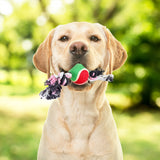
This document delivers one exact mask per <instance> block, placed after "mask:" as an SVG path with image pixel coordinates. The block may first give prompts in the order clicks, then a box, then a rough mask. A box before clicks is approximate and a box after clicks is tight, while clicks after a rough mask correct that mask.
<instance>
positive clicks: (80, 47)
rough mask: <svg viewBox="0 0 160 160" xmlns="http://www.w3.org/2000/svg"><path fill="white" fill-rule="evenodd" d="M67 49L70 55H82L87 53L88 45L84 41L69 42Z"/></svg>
mask: <svg viewBox="0 0 160 160" xmlns="http://www.w3.org/2000/svg"><path fill="white" fill-rule="evenodd" d="M69 51H70V53H71V54H72V55H75V56H83V55H85V54H86V53H87V51H88V47H87V45H86V44H85V43H83V42H80V41H79V42H75V43H73V44H71V46H70V47H69Z"/></svg>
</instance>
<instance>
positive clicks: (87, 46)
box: [33, 22, 127, 90]
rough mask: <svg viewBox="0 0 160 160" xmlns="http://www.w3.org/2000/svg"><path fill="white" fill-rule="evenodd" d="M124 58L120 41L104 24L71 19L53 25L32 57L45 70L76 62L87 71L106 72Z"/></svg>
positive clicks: (87, 86) (62, 67)
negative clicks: (56, 25) (55, 25)
mask: <svg viewBox="0 0 160 160" xmlns="http://www.w3.org/2000/svg"><path fill="white" fill-rule="evenodd" d="M126 58H127V54H126V51H125V50H124V48H123V47H122V45H121V44H120V42H118V41H117V40H116V39H115V38H114V37H113V35H112V34H111V33H110V31H109V30H108V29H106V28H105V27H104V26H102V25H100V24H97V23H96V24H92V23H87V22H73V23H69V24H66V25H60V26H58V27H56V28H55V29H53V30H52V31H51V32H50V33H49V35H48V37H47V38H46V40H45V41H44V42H43V43H42V44H41V45H40V47H39V48H38V50H37V52H36V54H35V55H34V58H33V61H34V64H35V66H36V67H37V68H38V69H39V70H41V71H42V72H45V73H48V72H50V71H51V72H54V73H55V74H58V73H59V72H61V71H64V72H67V71H69V70H70V69H71V68H72V67H73V66H74V65H75V64H77V63H81V64H83V65H84V66H85V67H86V68H87V69H88V70H89V71H90V70H95V69H100V70H104V71H105V73H108V72H109V70H110V71H113V70H115V69H117V68H119V67H120V66H122V65H123V63H124V62H125V60H126ZM92 85H93V84H92ZM92 85H91V84H85V85H82V86H78V85H75V84H73V83H71V85H70V88H72V89H76V90H80V89H84V88H91V87H89V86H92Z"/></svg>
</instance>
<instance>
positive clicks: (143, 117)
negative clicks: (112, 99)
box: [0, 96, 160, 160]
mask: <svg viewBox="0 0 160 160" xmlns="http://www.w3.org/2000/svg"><path fill="white" fill-rule="evenodd" d="M0 102H1V103H0V142H1V143H0V160H22V159H24V156H25V160H32V159H36V156H37V150H38V145H39V140H40V136H41V133H42V128H43V124H44V121H45V119H46V116H47V112H48V107H49V105H50V103H51V101H46V100H40V99H39V97H38V96H25V97H24V96H22V97H20V96H11V97H5V96H2V97H0ZM113 115H114V118H115V121H116V124H117V127H118V133H119V137H120V139H121V143H122V148H123V152H124V160H151V159H152V160H157V157H160V152H159V151H160V143H159V141H160V127H159V126H160V113H159V112H153V111H152V112H149V111H144V112H141V113H138V112H125V111H114V110H113Z"/></svg>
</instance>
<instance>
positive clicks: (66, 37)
mask: <svg viewBox="0 0 160 160" xmlns="http://www.w3.org/2000/svg"><path fill="white" fill-rule="evenodd" d="M59 40H60V41H62V42H66V41H68V40H69V37H68V36H62V37H61V38H60V39H59Z"/></svg>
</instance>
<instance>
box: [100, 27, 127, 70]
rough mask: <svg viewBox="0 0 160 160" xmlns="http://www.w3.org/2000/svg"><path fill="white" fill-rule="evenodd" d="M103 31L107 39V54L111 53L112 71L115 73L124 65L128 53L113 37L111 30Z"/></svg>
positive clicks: (104, 28)
mask: <svg viewBox="0 0 160 160" xmlns="http://www.w3.org/2000/svg"><path fill="white" fill-rule="evenodd" d="M103 30H104V32H105V35H106V37H107V52H109V55H110V70H111V71H114V70H116V69H118V68H120V67H121V66H122V65H123V64H124V62H125V61H126V59H127V52H126V50H125V49H124V48H123V46H122V45H121V43H120V42H119V41H118V40H117V39H116V38H115V37H114V36H113V35H112V33H111V32H110V31H109V29H107V28H106V27H103ZM111 71H110V72H111Z"/></svg>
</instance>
